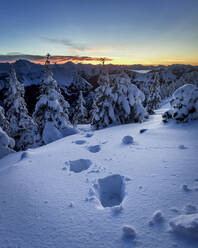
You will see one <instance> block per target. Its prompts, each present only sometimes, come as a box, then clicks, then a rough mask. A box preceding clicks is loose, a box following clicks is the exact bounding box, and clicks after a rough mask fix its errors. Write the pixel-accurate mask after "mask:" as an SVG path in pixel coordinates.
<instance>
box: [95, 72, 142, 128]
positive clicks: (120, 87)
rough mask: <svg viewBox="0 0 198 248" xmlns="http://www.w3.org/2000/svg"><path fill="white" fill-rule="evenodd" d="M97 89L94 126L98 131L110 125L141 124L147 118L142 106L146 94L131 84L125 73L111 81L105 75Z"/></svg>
mask: <svg viewBox="0 0 198 248" xmlns="http://www.w3.org/2000/svg"><path fill="white" fill-rule="evenodd" d="M99 82H100V84H101V86H99V87H98V88H97V89H96V96H95V101H94V110H93V119H92V125H93V126H95V127H96V128H97V129H99V128H104V127H107V126H109V125H110V124H124V123H130V122H141V121H143V120H144V118H145V117H146V116H147V112H146V110H145V109H144V107H143V106H142V102H143V100H144V94H143V93H142V92H141V91H140V90H139V89H138V88H137V87H136V86H135V85H133V84H132V83H131V80H130V78H129V77H128V75H127V74H125V73H124V72H123V73H122V74H121V75H119V76H118V75H116V76H114V77H113V78H112V79H111V80H110V78H109V76H107V75H106V76H105V74H104V73H102V75H101V76H100V77H99Z"/></svg>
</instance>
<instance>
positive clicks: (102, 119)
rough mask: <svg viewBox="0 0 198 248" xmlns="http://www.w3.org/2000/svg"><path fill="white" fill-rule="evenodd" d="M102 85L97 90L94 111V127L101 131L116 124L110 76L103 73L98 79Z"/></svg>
mask: <svg viewBox="0 0 198 248" xmlns="http://www.w3.org/2000/svg"><path fill="white" fill-rule="evenodd" d="M98 84H99V85H100V86H99V87H98V88H97V89H96V90H95V99H94V103H93V110H92V125H93V126H94V127H95V128H96V129H101V128H104V127H107V126H109V125H110V124H113V123H116V117H115V114H114V97H115V96H114V95H113V92H112V90H113V88H112V87H111V85H110V79H109V74H108V73H107V72H105V71H102V73H101V74H100V76H99V78H98Z"/></svg>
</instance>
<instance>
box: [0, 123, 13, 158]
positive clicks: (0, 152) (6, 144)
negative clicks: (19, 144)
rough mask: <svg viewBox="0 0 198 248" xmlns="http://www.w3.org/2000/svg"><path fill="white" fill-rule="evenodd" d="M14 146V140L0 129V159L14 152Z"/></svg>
mask: <svg viewBox="0 0 198 248" xmlns="http://www.w3.org/2000/svg"><path fill="white" fill-rule="evenodd" d="M14 145H15V142H14V140H13V139H12V138H10V137H9V136H8V135H7V134H6V132H4V131H3V129H2V128H1V127H0V159H1V158H2V157H4V156H6V155H8V154H10V153H12V152H14V150H13V149H12V148H13V147H14Z"/></svg>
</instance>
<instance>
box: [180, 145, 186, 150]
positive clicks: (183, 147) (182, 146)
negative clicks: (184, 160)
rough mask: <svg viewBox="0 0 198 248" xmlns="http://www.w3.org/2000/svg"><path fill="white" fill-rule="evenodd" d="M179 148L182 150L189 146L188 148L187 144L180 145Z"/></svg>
mask: <svg viewBox="0 0 198 248" xmlns="http://www.w3.org/2000/svg"><path fill="white" fill-rule="evenodd" d="M178 148H179V149H181V150H185V149H188V148H187V147H186V146H184V145H179V146H178Z"/></svg>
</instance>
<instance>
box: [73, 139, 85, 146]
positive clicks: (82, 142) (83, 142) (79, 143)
mask: <svg viewBox="0 0 198 248" xmlns="http://www.w3.org/2000/svg"><path fill="white" fill-rule="evenodd" d="M73 143H75V144H77V145H83V144H85V143H86V140H76V141H74V142H73Z"/></svg>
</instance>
